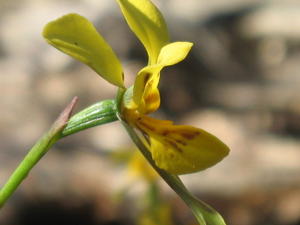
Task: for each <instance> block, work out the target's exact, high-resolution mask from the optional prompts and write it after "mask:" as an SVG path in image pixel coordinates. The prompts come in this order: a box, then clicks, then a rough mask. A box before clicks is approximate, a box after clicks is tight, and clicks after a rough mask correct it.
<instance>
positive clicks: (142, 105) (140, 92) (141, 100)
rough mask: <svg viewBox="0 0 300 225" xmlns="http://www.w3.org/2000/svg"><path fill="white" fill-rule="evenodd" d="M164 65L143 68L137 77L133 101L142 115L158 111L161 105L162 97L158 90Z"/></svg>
mask: <svg viewBox="0 0 300 225" xmlns="http://www.w3.org/2000/svg"><path fill="white" fill-rule="evenodd" d="M162 68H163V66H162V65H158V64H156V65H153V66H147V67H145V68H143V69H142V70H141V71H140V72H139V73H138V75H137V77H136V80H135V82H134V87H133V101H134V102H135V105H136V106H137V108H138V110H139V112H140V113H142V114H148V113H151V112H154V111H155V110H157V108H158V107H159V105H160V95H159V91H158V89H157V86H158V83H159V78H160V71H161V70H162Z"/></svg>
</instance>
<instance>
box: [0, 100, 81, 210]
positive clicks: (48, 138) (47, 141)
mask: <svg viewBox="0 0 300 225" xmlns="http://www.w3.org/2000/svg"><path fill="white" fill-rule="evenodd" d="M76 102H77V97H75V98H74V99H73V100H72V102H71V103H70V104H69V105H68V106H67V107H66V108H65V110H64V111H63V112H62V113H61V114H60V116H59V117H58V119H57V120H56V121H55V122H54V123H53V125H52V127H51V128H50V130H49V131H48V132H47V133H46V134H45V135H44V136H43V137H42V138H41V139H40V140H38V142H37V143H36V144H35V145H34V146H33V147H32V149H30V151H29V152H28V154H27V155H26V156H25V158H24V159H23V160H22V162H21V163H20V164H19V166H18V167H17V168H16V170H15V171H14V172H13V174H12V175H11V176H10V177H9V179H8V181H7V182H6V184H4V186H3V187H2V188H1V190H0V208H1V207H2V206H3V205H4V204H5V202H6V201H7V199H8V198H9V197H10V196H11V195H12V194H13V193H14V191H15V190H16V189H17V187H18V186H19V185H20V184H21V182H22V181H23V180H24V179H25V178H26V177H27V175H28V173H29V172H30V170H31V169H32V168H33V167H34V166H35V165H36V164H37V163H38V161H39V160H40V159H41V158H42V157H43V155H45V153H46V152H47V151H48V149H49V148H50V147H51V146H52V145H53V144H54V143H55V142H56V141H57V140H58V139H59V138H60V137H61V132H62V130H63V129H64V127H65V126H66V125H67V121H68V119H69V118H70V115H71V113H72V110H73V108H74V106H75V104H76Z"/></svg>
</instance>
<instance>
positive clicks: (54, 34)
mask: <svg viewBox="0 0 300 225" xmlns="http://www.w3.org/2000/svg"><path fill="white" fill-rule="evenodd" d="M43 36H44V38H45V39H46V40H47V42H48V43H49V44H51V45H53V46H54V47H55V48H57V49H59V50H60V51H62V52H64V53H66V54H68V55H70V56H72V57H73V58H75V59H77V60H79V61H81V62H83V63H85V64H87V65H88V66H90V67H91V68H92V69H93V70H94V71H96V73H98V74H99V75H100V76H101V77H103V78H104V79H105V80H107V81H108V82H110V83H112V84H114V85H116V86H119V87H124V83H123V82H124V81H123V79H124V78H123V69H122V66H121V63H120V61H119V59H118V58H117V56H116V55H115V53H114V52H113V50H112V49H111V47H110V46H109V45H108V44H107V43H106V41H105V40H104V39H103V37H102V36H101V35H100V34H99V33H98V32H97V30H96V28H95V27H94V26H93V24H92V23H91V22H90V21H88V20H87V19H86V18H84V17H82V16H80V15H78V14H74V13H72V14H67V15H65V16H63V17H60V18H58V19H57V20H54V21H52V22H50V23H48V24H47V25H46V26H45V27H44V30H43Z"/></svg>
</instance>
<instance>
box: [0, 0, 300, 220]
mask: <svg viewBox="0 0 300 225" xmlns="http://www.w3.org/2000/svg"><path fill="white" fill-rule="evenodd" d="M155 2H156V3H157V4H158V6H159V7H160V8H161V10H162V12H163V13H164V15H165V17H166V20H167V23H168V24H169V28H170V30H171V33H172V39H173V40H189V41H192V42H194V44H195V45H194V47H193V51H192V52H191V54H190V55H189V56H188V58H187V59H186V60H185V61H184V62H183V63H181V64H179V65H177V66H175V67H172V68H168V69H166V70H165V71H164V72H163V74H162V81H161V85H160V87H161V92H162V107H161V109H160V112H159V113H158V114H157V117H160V118H168V119H173V120H175V121H176V122H177V123H184V124H191V125H194V126H198V127H201V128H203V129H206V130H208V131H210V132H212V133H214V134H215V135H216V136H218V137H220V138H221V139H222V140H223V141H224V142H225V143H227V144H228V145H229V146H230V148H231V154H230V155H229V156H228V157H227V158H226V159H225V160H224V161H223V162H221V163H220V164H219V165H217V166H216V167H213V168H211V169H208V170H206V171H204V172H201V173H197V174H192V175H186V176H183V179H184V181H185V183H186V184H187V185H188V187H189V188H190V189H191V190H192V191H193V192H194V193H196V194H197V195H199V197H200V198H202V199H204V200H206V201H207V202H208V203H210V204H211V205H213V206H214V207H215V208H217V209H219V211H220V212H221V213H222V214H223V215H224V217H225V218H226V219H227V221H228V224H230V225H267V224H272V225H296V224H300V213H299V212H300V179H299V178H300V175H299V174H300V162H299V159H300V140H299V137H300V92H299V88H300V76H299V74H300V31H299V30H300V29H299V27H300V3H298V1H288V0H285V1H259V0H230V1H229V0H210V1H208V2H207V1H199V0H185V1H182V0H164V1H159V0H156V1H155ZM68 12H77V13H80V14H82V15H85V16H86V17H88V18H89V19H90V20H92V21H93V22H94V23H95V24H96V26H97V28H99V30H100V31H101V33H102V34H103V36H104V37H105V38H106V40H108V42H109V43H110V44H111V45H112V46H113V48H114V50H115V51H116V52H117V53H118V56H119V57H120V58H121V59H122V62H123V66H124V68H125V72H126V82H127V83H128V84H131V83H132V82H133V79H134V76H135V75H134V74H135V73H136V72H137V71H138V70H139V69H140V68H141V67H143V65H144V64H145V60H146V57H145V53H144V50H143V49H142V48H141V45H140V43H138V41H137V40H136V39H135V37H134V36H133V35H132V34H131V33H130V31H129V29H128V28H127V25H126V24H125V22H124V21H123V19H122V17H121V14H120V13H119V11H118V8H117V6H116V4H115V3H114V1H110V0H101V1H97V0H77V1H74V0H72V1H71V0H64V1H53V0H52V1H50V0H43V1H41V0H40V1H39V0H24V1H21V2H20V1H15V0H13V1H9V0H0V90H1V95H0V109H1V112H0V171H1V173H0V185H1V184H3V183H4V182H5V180H6V179H7V178H8V176H9V174H10V173H11V172H12V170H13V169H14V168H15V167H16V165H17V163H18V162H19V161H20V160H21V159H22V157H23V156H24V154H25V153H26V151H27V150H28V149H29V148H30V146H31V145H32V144H33V143H34V142H35V140H37V138H38V137H39V136H40V135H41V134H42V133H43V132H44V131H45V130H46V129H47V128H48V126H49V125H50V124H51V122H52V121H53V120H54V119H55V117H56V116H57V115H58V114H59V112H60V110H61V109H62V108H63V107H64V106H65V105H66V104H67V103H68V101H70V99H71V98H72V97H73V96H75V95H76V96H78V97H79V104H78V106H77V110H80V109H82V108H84V107H86V106H88V105H90V104H92V103H94V102H96V101H100V100H102V99H107V98H113V97H114V95H115V92H116V88H114V87H113V86H112V85H109V84H107V83H106V82H104V81H103V80H102V79H101V78H99V77H98V76H97V75H96V74H95V73H94V72H93V71H91V70H90V69H89V68H87V67H86V66H84V65H81V64H80V63H78V62H75V61H74V60H72V59H70V58H69V57H67V56H65V55H63V54H61V53H60V52H58V51H57V50H55V49H54V48H52V47H50V46H48V45H47V44H46V42H45V41H44V40H43V39H42V37H41V35H40V33H41V31H42V28H43V26H44V25H45V24H46V23H47V22H48V21H50V20H52V19H54V18H56V17H59V16H61V15H62V14H64V13H68ZM130 146H131V142H130V140H129V138H128V137H127V134H126V133H125V131H124V130H123V129H122V127H121V126H120V124H118V123H114V124H110V125H105V126H103V127H97V128H93V129H91V130H88V131H84V132H82V133H80V134H76V135H74V136H72V137H68V138H66V139H65V140H63V141H61V142H59V143H58V144H57V145H55V147H54V148H53V149H51V151H50V152H49V153H48V154H47V155H46V156H45V157H44V158H43V159H42V161H41V162H40V163H39V164H38V165H37V166H36V168H35V169H34V170H33V171H32V173H31V174H30V175H29V177H28V178H27V180H26V181H25V182H24V183H23V184H22V186H21V187H20V188H19V190H18V191H17V193H16V194H15V195H14V197H13V198H12V199H11V200H10V202H9V203H8V204H7V205H6V207H5V208H4V209H3V210H2V212H1V214H0V224H7V225H29V224H30V225H35V224H47V221H48V222H49V224H59V222H53V221H60V222H62V221H61V220H55V218H56V217H57V218H65V221H64V223H63V224H88V225H89V224H91V225H92V224H95V225H96V224H127V223H126V221H127V222H128V221H130V218H129V216H127V215H128V214H126V213H124V212H123V213H120V210H119V207H118V206H116V205H115V203H114V202H113V200H112V199H111V198H110V197H109V196H111V195H112V193H113V192H115V191H117V190H119V189H120V188H121V187H123V186H124V182H125V183H126V177H124V176H125V173H124V170H126V168H124V167H120V166H116V165H115V164H113V163H111V161H110V160H108V159H107V157H106V155H107V152H111V151H119V150H120V149H121V150H122V149H123V148H128V147H130ZM166 189H167V188H166ZM167 194H169V195H171V196H173V195H172V192H171V191H169V192H168V191H167ZM171 198H173V200H172V201H175V202H176V204H174V205H176V207H177V208H176V207H175V208H174V211H176V210H177V211H180V210H183V211H184V212H185V213H187V212H188V210H187V209H186V208H184V206H182V203H181V202H180V201H179V200H177V199H176V197H175V196H173V197H171ZM121 208H122V207H121ZM125 208H126V207H125ZM179 209H180V210H179ZM127 210H128V208H127ZM129 211H130V210H129ZM183 214H184V213H183ZM35 215H40V218H42V217H43V216H44V217H47V218H49V219H47V220H46V221H43V222H41V221H40V220H38V218H37V217H36V216H35ZM129 215H130V213H129ZM34 218H36V219H34ZM51 218H52V219H53V221H52V220H51ZM51 221H52V222H51ZM112 221H113V222H112ZM118 221H123V222H118ZM124 221H125V222H124ZM183 221H184V220H183ZM182 224H184V223H182Z"/></svg>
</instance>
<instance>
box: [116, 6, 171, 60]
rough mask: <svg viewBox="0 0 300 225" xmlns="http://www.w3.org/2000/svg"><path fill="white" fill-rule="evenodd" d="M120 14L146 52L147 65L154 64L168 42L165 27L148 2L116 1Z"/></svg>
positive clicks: (159, 15)
mask: <svg viewBox="0 0 300 225" xmlns="http://www.w3.org/2000/svg"><path fill="white" fill-rule="evenodd" d="M117 2H118V3H119V5H120V8H121V10H122V13H123V15H124V17H125V19H126V21H127V23H128V25H129V27H130V28H131V30H132V31H133V32H134V33H135V35H136V36H137V37H138V39H139V40H140V41H141V42H142V44H143V45H144V47H145V48H146V50H147V53H148V57H149V64H150V65H151V64H155V63H156V61H157V57H158V54H159V52H160V49H161V48H162V47H163V46H164V45H166V44H167V43H168V42H169V34H168V30H167V25H166V23H165V21H164V18H163V16H162V15H161V13H160V11H159V10H158V9H157V7H156V6H155V5H154V4H153V3H152V2H151V1H150V0H117Z"/></svg>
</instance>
